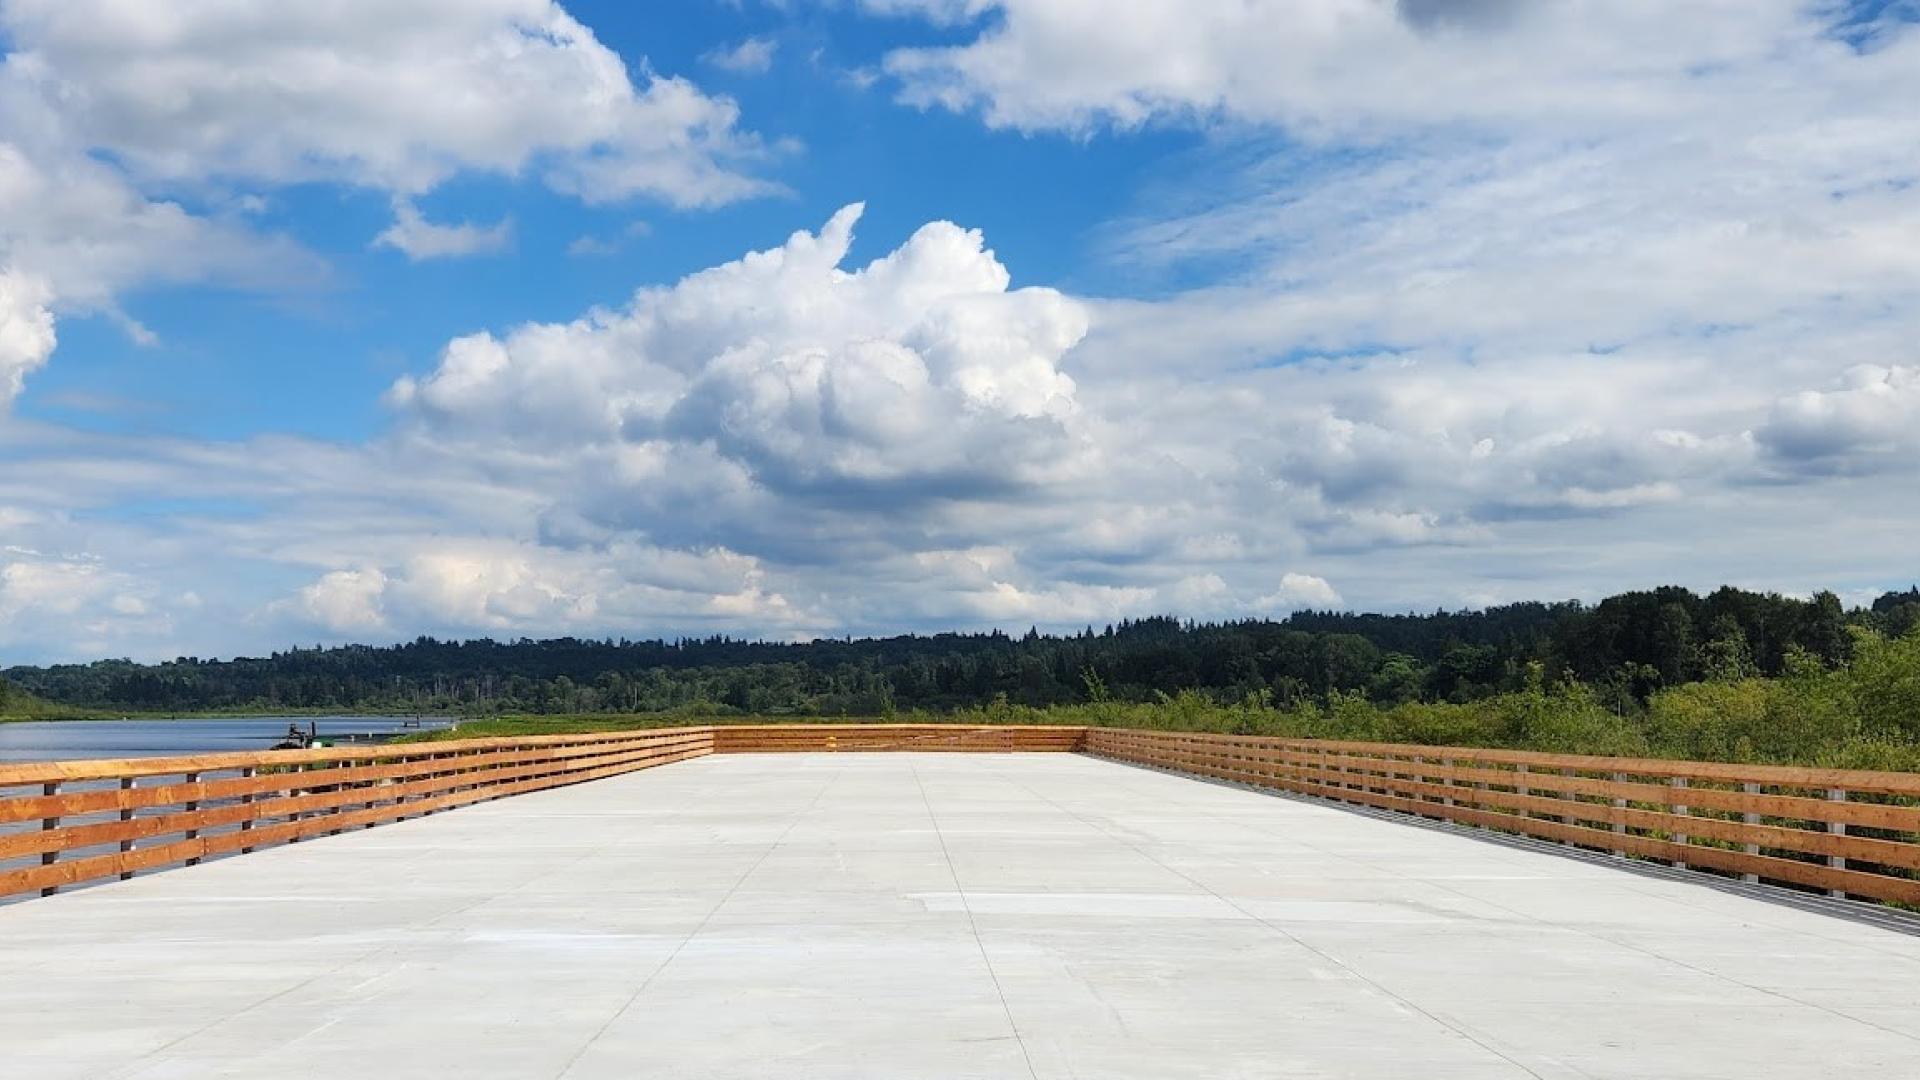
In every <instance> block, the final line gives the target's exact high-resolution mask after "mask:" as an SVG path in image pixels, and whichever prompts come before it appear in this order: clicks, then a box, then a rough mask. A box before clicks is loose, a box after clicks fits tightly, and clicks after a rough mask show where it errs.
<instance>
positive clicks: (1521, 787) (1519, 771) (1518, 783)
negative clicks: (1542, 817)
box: [1513, 763, 1533, 818]
mask: <svg viewBox="0 0 1920 1080" xmlns="http://www.w3.org/2000/svg"><path fill="white" fill-rule="evenodd" d="M1532 771H1533V770H1532V769H1530V768H1528V767H1527V766H1526V765H1525V764H1524V763H1522V764H1519V765H1515V766H1514V767H1513V772H1514V775H1515V776H1516V777H1518V779H1516V780H1515V781H1514V782H1513V790H1514V793H1515V794H1518V795H1531V794H1533V789H1532V788H1530V787H1528V786H1527V774H1528V773H1530V772H1532ZM1514 812H1515V813H1517V814H1519V815H1520V816H1521V817H1523V818H1529V817H1532V816H1533V815H1532V814H1531V813H1529V812H1527V810H1526V809H1525V808H1520V807H1516V808H1515V810H1514Z"/></svg>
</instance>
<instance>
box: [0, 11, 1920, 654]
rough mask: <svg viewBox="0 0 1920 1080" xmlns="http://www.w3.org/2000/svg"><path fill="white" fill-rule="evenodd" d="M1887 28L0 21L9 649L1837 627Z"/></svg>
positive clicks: (1908, 97) (1424, 21)
mask: <svg viewBox="0 0 1920 1080" xmlns="http://www.w3.org/2000/svg"><path fill="white" fill-rule="evenodd" d="M1915 18H1916V13H1915V10H1914V8H1913V7H1912V5H1910V4H1905V3H1865V2H1863V3H1852V4H1842V3H1827V2H1813V3H1808V2H1800V0H1764V2H1759V3H1753V2H1749V0H1739V2H1735V0H1685V2H1682V3H1678V4H1672V3H1666V4H1655V3H1640V2H1638V0H1631V2H1608V3H1600V2H1598V0H1551V2H1543V3H1539V4H1523V3H1516V2H1513V0H1257V2H1254V3H1245V2H1242V0H1219V2H1217V3H1216V2H1212V0H1193V2H1191V3H1183V4H1169V3H1159V2H1153V0H1139V2H1136V3H1127V4H1116V5H1111V6H1109V7H1106V8H1103V9H1101V10H1099V11H1094V10H1093V9H1092V8H1090V7H1089V6H1087V5H1082V4H1076V3H1071V2H1068V0H834V2H830V0H819V2H806V0H787V2H784V3H768V2H758V0H736V2H731V3H729V2H720V0H715V2H712V3H704V2H694V3H688V4H681V5H671V6H665V5H631V4H599V3H587V2H571V3H564V4H562V3H554V2H552V0H459V2H455V0H411V2H408V3H374V2H372V0H366V2H364V3H362V2H353V3H343V4H338V5H331V6H329V7H327V8H325V9H322V10H312V11H309V10H304V9H303V10H300V11H297V12H294V11H289V10H285V9H279V8H275V7H271V6H264V5H263V6H261V7H259V8H255V9H249V8H247V7H245V6H244V5H238V6H236V5H226V6H222V5H212V4H208V5H201V4H181V5H174V6H170V7H167V8H153V7H150V6H147V5H142V4H135V3H127V2H116V0H79V2H56V0H0V43H4V45H5V48H6V53H5V56H4V60H3V61H0V194H4V196H5V198H4V199H0V663H3V662H7V661H43V660H54V659H80V658H88V657H93V656H99V655H133V656H140V657H169V656H173V655H180V654H201V655H207V654H231V653H245V652H258V651H263V650H265V649H270V648H275V647H283V646H286V645H289V644H294V643H314V642H326V641H346V640H387V639H392V638H396V637H406V636H411V635H412V634H416V633H437V634H461V635H466V634H473V635H477V634H492V635H506V636H519V635H521V634H531V635H545V634H567V633H570V634H592V635H599V634H625V635H629V636H636V635H650V634H666V635H673V634H679V633H708V632H714V631H726V632H732V633H741V634H749V635H754V636H770V637H806V636H810V635H815V634H823V633H846V632H855V633H860V632H887V631H894V630H900V629H933V628H949V627H981V626H992V625H998V626H1008V627H1015V628H1024V627H1025V626H1027V625H1030V624H1039V625H1043V626H1053V627H1070V626H1078V625H1084V624H1086V623H1100V622H1104V621H1108V620H1111V619H1115V618H1119V617H1122V616H1127V615H1140V614H1148V613H1158V612H1173V613H1177V614H1182V615H1188V616H1192V617H1200V618H1235V617H1245V616H1251V615H1278V614H1283V613H1284V612H1286V611H1288V610H1293V609H1295V608H1298V607H1301V606H1334V605H1340V606H1356V607H1366V608H1377V609H1387V610H1401V609H1407V608H1431V607H1435V606H1448V607H1458V606H1473V605H1481V604H1487V603H1498V602H1505V601H1511V600H1516V599H1531V598H1559V597H1567V596H1583V597H1594V596H1599V595H1604V594H1606V593H1608V592H1612V591H1618V590H1620V589H1625V588H1631V587H1641V586H1647V585H1651V584H1656V583H1663V582H1678V583H1683V584H1689V585H1694V586H1696V587H1711V586H1713V585H1717V584H1720V583H1722V582H1732V583H1735V584H1741V585H1745V586H1749V587H1756V588H1769V589H1780V590H1785V591H1790V592H1807V591H1811V590H1813V589H1817V588H1834V589H1837V590H1840V591H1841V592H1842V594H1843V595H1844V596H1847V597H1849V598H1854V599H1865V598H1870V597H1871V596H1872V595H1873V594H1874V593H1875V592H1876V591H1878V590H1880V589H1883V588H1889V587H1896V586H1905V585H1906V584H1909V583H1910V582H1911V580H1912V579H1913V577H1914V576H1915V575H1916V574H1920V569H1916V568H1915V567H1914V564H1913V562H1912V559H1911V555H1910V543H1909V541H1908V538H1909V537H1910V536H1911V534H1912V528H1913V526H1914V525H1915V524H1920V522H1916V521H1915V517H1916V516H1917V515H1920V510H1915V509H1911V508H1912V507H1916V506H1920V500H1916V499H1914V498H1913V497H1912V496H1913V495H1915V494H1917V492H1916V491H1915V472H1914V461H1915V459H1916V453H1915V452H1916V451H1917V450H1920V434H1917V433H1920V356H1916V355H1915V352H1914V346H1913V342H1914V341H1915V340H1920V333H1916V331H1920V315H1917V314H1916V312H1920V305H1916V304H1915V303H1914V301H1915V300H1916V299H1920V297H1917V296H1916V293H1920V185H1916V180H1920V161H1917V160H1916V155H1915V152H1914V149H1913V148H1914V147H1915V146H1916V145H1920V120H1916V118H1915V116H1914V115H1913V112H1914V110H1912V109H1911V108H1910V107H1909V103H1910V102H1912V101H1914V100H1920V32H1916V30H1915ZM752 253H760V254H752Z"/></svg>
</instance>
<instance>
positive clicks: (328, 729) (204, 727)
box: [0, 716, 451, 761]
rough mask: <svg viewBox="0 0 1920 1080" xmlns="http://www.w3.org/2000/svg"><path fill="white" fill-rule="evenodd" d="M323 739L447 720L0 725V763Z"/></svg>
mask: <svg viewBox="0 0 1920 1080" xmlns="http://www.w3.org/2000/svg"><path fill="white" fill-rule="evenodd" d="M309 722H311V723H313V724H315V725H317V726H318V727H319V729H320V734H321V736H323V737H325V736H328V735H332V736H335V737H341V736H347V735H386V734H398V733H400V732H403V731H413V730H417V729H418V727H421V726H424V727H428V728H437V727H446V726H447V725H448V724H450V723H451V721H448V720H422V721H413V722H412V723H414V724H415V725H416V726H415V727H407V726H405V725H406V724H407V723H409V722H408V721H403V720H401V719H400V718H398V717H392V716H249V717H243V718H238V719H235V718H224V717H223V718H219V719H199V720H195V719H185V720H62V721H49V722H41V721H29V722H25V723H15V724H0V761H62V760H67V759H71V758H123V757H161V756H167V755H171V754H211V753H221V752H224V751H229V750H265V749H267V748H268V747H271V746H272V745H273V744H274V743H276V742H279V741H280V740H281V739H282V738H283V737H285V735H286V734H287V725H288V724H298V725H300V730H302V731H305V730H306V729H307V724H308V723H309Z"/></svg>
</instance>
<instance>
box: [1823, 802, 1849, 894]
mask: <svg viewBox="0 0 1920 1080" xmlns="http://www.w3.org/2000/svg"><path fill="white" fill-rule="evenodd" d="M1827 801H1828V802H1838V803H1843V802H1846V801H1847V789H1846V788H1828V789H1827ZM1827 832H1828V833H1829V834H1831V835H1833V836H1845V835H1847V823H1846V822H1844V821H1829V822H1827ZM1827 865H1828V866H1830V867H1832V868H1833V869H1835V870H1845V869H1846V868H1847V858H1846V856H1844V855H1829V856H1827ZM1827 895H1828V896H1831V897H1834V898H1836V899H1839V900H1845V899H1846V898H1847V890H1845V889H1828V890H1827Z"/></svg>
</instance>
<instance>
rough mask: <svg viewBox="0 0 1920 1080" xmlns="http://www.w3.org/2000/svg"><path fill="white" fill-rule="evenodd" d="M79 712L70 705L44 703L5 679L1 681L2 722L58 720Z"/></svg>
mask: <svg viewBox="0 0 1920 1080" xmlns="http://www.w3.org/2000/svg"><path fill="white" fill-rule="evenodd" d="M78 711H79V710H76V709H74V708H73V707H71V706H68V705H55V704H52V703H50V702H46V701H42V700H41V699H40V698H37V697H35V696H34V695H32V694H29V693H27V692H26V691H25V690H22V689H20V688H19V687H18V686H15V685H13V684H12V683H10V682H8V681H7V680H5V679H0V722H5V721H8V720H58V719H61V718H64V717H68V716H72V715H74V714H75V713H76V712H78Z"/></svg>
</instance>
